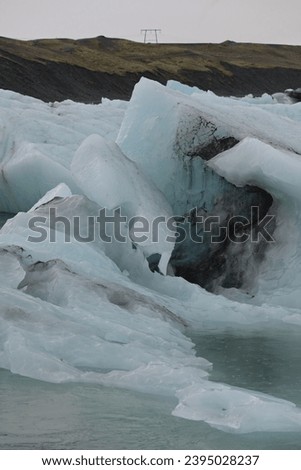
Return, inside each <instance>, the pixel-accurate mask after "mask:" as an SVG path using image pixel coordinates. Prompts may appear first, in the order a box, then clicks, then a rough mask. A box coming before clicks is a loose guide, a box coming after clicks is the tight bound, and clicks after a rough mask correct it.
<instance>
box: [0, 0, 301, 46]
mask: <svg viewBox="0 0 301 470" xmlns="http://www.w3.org/2000/svg"><path fill="white" fill-rule="evenodd" d="M300 13H301V0H0V36H6V37H13V38H20V39H34V38H35V39H36V38H42V37H44V38H46V37H48V38H49V37H70V38H82V37H94V36H100V35H104V36H108V37H122V38H128V39H132V40H135V41H142V40H143V35H141V33H140V30H141V29H142V28H160V29H162V33H161V34H160V36H159V40H160V42H222V41H225V40H233V41H243V42H264V43H278V44H281V43H282V44H299V45H301V26H300ZM149 39H151V37H149Z"/></svg>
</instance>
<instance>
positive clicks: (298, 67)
mask: <svg viewBox="0 0 301 470" xmlns="http://www.w3.org/2000/svg"><path fill="white" fill-rule="evenodd" d="M141 76H146V77H149V78H153V79H155V80H158V81H160V82H162V83H166V81H167V80H169V79H175V80H179V81H181V82H183V83H186V84H188V85H196V86H198V87H200V88H202V89H205V90H207V89H210V90H212V91H214V92H215V93H217V94H220V95H223V94H224V95H229V94H232V95H237V96H241V95H244V94H247V93H253V94H255V95H260V94H262V93H264V92H268V93H273V92H276V91H283V90H284V89H286V88H298V87H300V86H301V46H279V45H262V44H239V43H233V42H229V41H228V42H225V43H222V44H142V43H136V42H132V41H127V40H122V39H109V38H105V37H103V36H100V37H97V38H92V39H81V40H72V39H44V40H43V39H41V40H33V41H19V40H13V39H7V38H0V88H4V89H9V90H14V91H17V92H20V93H23V94H28V95H31V96H34V97H37V98H40V99H42V100H44V101H55V100H63V99H67V98H70V99H73V100H77V101H83V102H99V101H100V100H101V98H102V97H108V98H121V99H128V98H129V97H130V95H131V92H132V89H133V86H134V85H135V83H136V82H137V81H138V80H139V78H140V77H141Z"/></svg>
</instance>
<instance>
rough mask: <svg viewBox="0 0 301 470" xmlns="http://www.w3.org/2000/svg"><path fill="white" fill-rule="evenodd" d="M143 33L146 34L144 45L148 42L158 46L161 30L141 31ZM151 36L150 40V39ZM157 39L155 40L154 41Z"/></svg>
mask: <svg viewBox="0 0 301 470" xmlns="http://www.w3.org/2000/svg"><path fill="white" fill-rule="evenodd" d="M141 33H144V44H145V43H146V42H155V43H156V44H158V42H159V41H158V33H161V29H157V28H155V29H149V28H147V29H141ZM149 36H151V38H150V39H148V37H149ZM154 37H155V39H154Z"/></svg>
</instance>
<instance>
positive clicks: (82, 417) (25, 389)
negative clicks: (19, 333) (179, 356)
mask: <svg viewBox="0 0 301 470" xmlns="http://www.w3.org/2000/svg"><path fill="white" fill-rule="evenodd" d="M299 337H300V332H299V331H298V330H296V331H293V329H289V328H286V329H283V330H282V331H281V332H280V331H279V332H276V333H275V332H274V333H272V332H271V333H270V334H267V335H259V334H258V335H252V336H251V335H249V336H248V335H241V334H239V335H234V334H225V333H224V334H221V333H219V334H218V333H216V334H206V335H205V334H204V335H198V336H195V337H194V338H193V339H194V341H195V342H196V348H197V352H198V354H200V355H202V356H204V357H206V358H208V359H209V360H210V361H212V362H213V363H214V368H213V371H212V374H211V379H212V380H218V381H222V382H226V383H229V384H232V385H238V386H242V387H245V388H249V389H256V390H261V391H263V392H267V393H270V394H273V395H275V396H278V397H281V398H286V399H289V400H291V401H294V402H295V403H297V404H298V405H299V406H301V393H300V392H301V368H300V365H299V358H300V354H301V344H300V340H299ZM0 403H1V408H0V448H2V449H301V436H300V433H277V432H276V433H252V434H246V435H232V434H226V433H224V432H221V431H218V430H215V429H212V428H210V427H209V426H208V425H207V424H205V423H202V422H195V421H188V420H184V419H180V418H176V417H173V416H171V411H172V409H173V408H174V407H175V405H176V401H175V400H173V399H169V398H162V397H156V396H151V395H146V394H139V393H134V392H129V391H125V390H118V389H110V388H103V387H100V386H96V385H85V384H64V385H53V384H49V383H43V382H38V381H33V380H30V379H27V378H24V377H19V376H14V375H12V374H11V373H9V372H7V371H4V370H0Z"/></svg>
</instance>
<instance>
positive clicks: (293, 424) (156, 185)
mask: <svg viewBox="0 0 301 470" xmlns="http://www.w3.org/2000/svg"><path fill="white" fill-rule="evenodd" d="M281 100H282V98H281V97H279V96H278V97H277V96H276V97H270V96H268V95H265V96H262V97H261V98H257V99H256V98H252V97H251V96H248V97H245V98H243V99H237V98H221V97H217V96H216V95H214V94H213V93H207V92H203V91H201V90H198V89H196V88H190V87H186V86H183V85H181V84H176V83H169V85H168V87H163V86H162V85H159V84H156V83H154V82H151V81H149V80H146V79H144V80H142V81H141V82H140V83H139V84H138V85H137V86H136V89H135V91H134V93H133V97H132V100H131V102H130V103H129V104H127V103H125V102H111V101H109V100H104V101H103V103H102V104H101V105H98V106H92V105H90V106H89V105H82V104H76V103H72V102H71V101H66V102H63V103H52V104H45V103H42V102H41V101H38V100H34V99H32V98H28V97H22V96H20V95H17V94H15V93H12V92H5V91H1V92H0V162H1V179H0V196H1V199H0V202H1V205H0V210H1V211H15V212H18V213H17V215H16V216H15V217H14V218H13V219H11V220H8V221H7V222H6V224H5V225H4V227H3V228H2V229H1V230H0V263H1V265H0V281H1V282H0V299H1V300H0V367H3V368H6V369H9V370H11V371H12V372H13V373H16V374H20V375H24V376H27V377H32V378H34V379H38V380H44V381H48V382H54V383H62V382H70V381H72V382H78V381H80V382H90V383H96V384H102V385H107V386H111V387H112V386H115V387H119V388H128V389H131V390H136V391H140V392H143V393H154V394H161V395H166V396H170V397H173V398H175V397H176V398H177V399H178V405H177V406H176V408H175V410H174V412H173V414H174V415H176V416H181V417H183V418H187V419H192V420H201V421H205V422H206V423H208V424H209V425H211V426H213V427H216V428H218V429H221V430H223V431H227V432H237V433H247V432H255V431H260V432H263V431H301V415H300V413H301V412H300V409H298V408H297V407H295V405H294V404H292V403H290V402H288V401H285V400H281V399H278V398H276V397H272V396H269V395H267V394H262V393H259V392H257V391H251V390H247V389H244V388H239V387H234V386H233V387H232V386H230V385H227V384H223V383H216V382H212V381H210V371H211V364H210V362H209V361H208V360H206V358H202V357H197V355H196V351H195V349H194V344H193V342H192V341H191V340H190V339H189V335H190V334H191V332H192V331H193V334H196V333H198V332H200V331H202V332H203V334H206V332H208V331H209V332H210V333H211V334H212V331H213V332H221V331H232V332H236V333H237V332H239V331H243V332H249V333H252V332H256V331H257V332H258V331H260V332H264V331H269V334H270V335H273V331H278V330H279V329H280V328H281V327H283V325H284V324H285V323H286V324H287V325H294V326H295V327H296V328H298V327H299V326H300V325H301V312H300V303H299V299H300V294H299V290H300V283H301V275H300V256H301V252H300V248H301V240H300V197H301V192H300V183H299V182H300V176H301V174H300V172H301V164H300V155H299V153H301V141H300V120H301V108H300V105H299V104H292V105H289V104H287V103H281V102H280V101H281ZM117 136H118V137H117ZM115 139H117V144H116V143H114V140H115ZM225 149H226V151H225V152H222V151H223V150H225ZM217 154H218V155H217ZM216 155H217V156H216ZM212 157H215V158H213V159H211V158H212ZM210 159H211V160H210ZM208 160H210V161H209V163H206V162H207V161H208ZM208 165H209V166H210V167H211V168H213V169H214V170H215V171H216V172H217V173H219V174H220V175H222V176H223V177H225V178H226V179H227V180H228V181H230V182H231V183H233V184H235V185H237V186H244V185H246V184H254V185H257V186H259V187H261V188H263V189H265V190H266V191H268V192H269V193H270V194H271V195H272V196H273V199H274V208H275V210H276V214H277V220H276V228H275V231H274V234H273V235H274V237H275V243H274V244H271V246H270V247H268V249H267V250H266V253H265V259H264V262H263V263H262V264H261V265H258V266H257V268H258V269H256V270H254V271H253V272H255V273H256V276H254V277H255V279H252V281H253V284H254V286H255V287H254V291H252V292H246V291H239V290H237V289H228V290H227V289H224V290H223V294H224V295H215V294H210V293H208V292H206V291H205V290H203V289H201V288H200V287H199V286H197V285H192V284H189V283H188V282H187V281H185V280H184V279H182V278H177V277H173V276H162V275H161V274H159V273H157V272H154V273H153V272H151V271H150V269H149V266H148V263H147V261H146V256H149V255H150V254H154V253H155V254H157V253H159V254H161V255H162V257H161V265H160V269H161V272H165V271H166V268H167V263H168V260H169V257H170V254H171V251H172V247H173V244H171V243H170V242H169V244H167V243H166V240H165V238H166V235H167V234H169V231H168V230H167V226H166V225H165V224H164V223H162V224H161V225H160V231H159V241H158V242H157V243H155V242H154V241H152V240H150V241H149V240H148V241H147V242H144V243H140V244H139V243H138V242H136V243H133V240H132V238H131V237H127V240H126V241H125V243H119V242H118V241H117V240H112V243H106V242H105V241H104V240H103V239H102V237H101V236H100V234H99V232H98V233H97V231H95V230H96V228H95V224H94V222H95V220H96V218H97V217H98V216H99V213H100V211H101V210H102V209H103V208H107V209H111V210H114V209H115V208H117V207H120V208H121V210H123V211H124V212H125V214H126V215H127V217H128V218H131V217H136V216H143V217H145V218H146V219H147V220H148V221H150V220H153V219H154V218H156V217H158V216H163V217H165V218H170V217H173V216H174V215H181V214H183V213H184V212H185V211H186V210H187V209H191V206H192V204H194V203H196V204H198V203H200V201H202V200H204V199H202V198H204V194H202V193H205V192H206V198H207V200H211V201H213V202H212V204H213V203H214V200H215V198H218V197H220V191H221V186H220V184H221V183H219V184H217V183H216V185H215V184H212V185H210V186H211V187H210V188H209V187H206V182H208V181H207V179H206V174H208V173H209V172H210V174H211V175H212V170H211V169H210V170H209V169H208ZM210 181H219V182H220V181H221V180H220V178H216V179H215V178H214V177H212V180H210ZM225 184H226V183H225ZM69 188H70V189H69ZM45 193H46V194H45ZM30 208H32V209H31V211H30ZM205 209H206V208H204V211H205ZM20 210H23V211H24V212H19V211H20ZM51 210H55V217H57V218H54V219H52V218H51V217H52V216H51V212H50V211H51ZM26 211H28V212H26ZM75 216H76V217H78V220H79V222H77V221H76V219H75ZM223 216H225V217H227V214H223ZM89 217H90V219H89ZM62 220H64V221H62ZM101 220H102V219H101V218H100V222H101ZM33 223H34V225H33ZM77 224H78V225H77ZM33 228H34V230H33ZM91 231H92V232H93V233H92V232H91ZM123 233H125V234H127V235H129V234H130V235H131V236H133V232H131V227H128V226H125V227H124V229H123ZM108 235H112V230H111V229H109V230H108ZM226 296H228V298H226ZM213 367H214V364H213Z"/></svg>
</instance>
